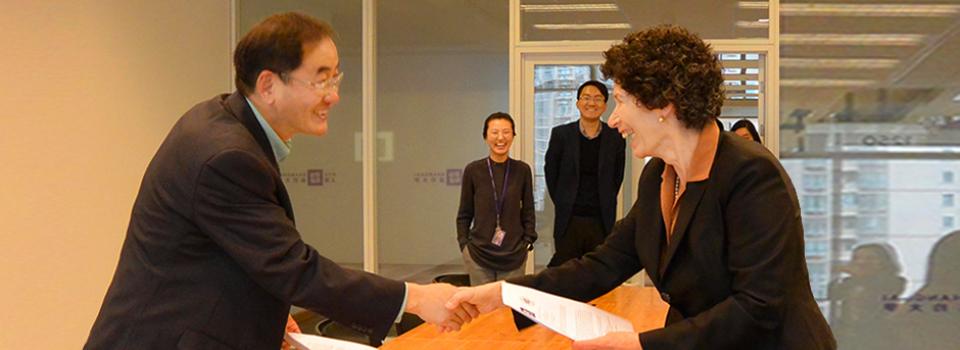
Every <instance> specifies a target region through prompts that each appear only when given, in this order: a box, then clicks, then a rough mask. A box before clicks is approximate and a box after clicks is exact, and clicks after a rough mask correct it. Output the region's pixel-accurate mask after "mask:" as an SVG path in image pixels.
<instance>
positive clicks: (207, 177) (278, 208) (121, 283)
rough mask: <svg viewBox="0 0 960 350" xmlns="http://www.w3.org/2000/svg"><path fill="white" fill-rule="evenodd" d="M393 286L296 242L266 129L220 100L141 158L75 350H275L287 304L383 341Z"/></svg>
mask: <svg viewBox="0 0 960 350" xmlns="http://www.w3.org/2000/svg"><path fill="white" fill-rule="evenodd" d="M403 290H404V287H403V284H402V283H401V282H397V281H391V280H388V279H385V278H382V277H378V276H376V275H373V274H369V273H365V272H360V271H353V270H346V269H343V268H341V267H340V266H338V265H337V264H336V263H334V262H332V261H330V260H328V259H326V258H324V257H323V256H321V255H320V254H318V253H317V251H316V250H314V248H313V247H311V246H309V245H307V244H305V243H304V242H303V241H302V240H301V239H300V234H299V233H298V232H297V229H296V227H295V226H294V221H293V209H292V208H291V206H290V199H289V197H288V196H287V191H286V188H284V185H283V181H282V179H281V177H280V172H279V170H278V167H277V162H276V159H275V156H274V154H273V151H272V149H271V148H270V144H269V142H268V140H267V137H266V134H264V131H263V130H262V129H261V127H260V125H259V124H258V123H257V120H256V117H255V116H254V114H253V111H252V110H251V109H250V106H249V105H248V104H247V102H246V100H245V99H244V97H243V96H242V95H240V94H239V93H234V94H232V95H221V96H218V97H215V98H214V99H212V100H209V101H206V102H202V103H200V104H198V105H196V106H194V107H193V108H192V109H191V110H190V111H188V112H187V113H186V114H185V115H184V116H183V117H182V118H180V120H179V121H178V122H177V123H176V125H175V126H174V127H173V130H171V131H170V134H169V135H167V138H166V140H165V141H164V142H163V144H162V145H161V146H160V149H159V150H158V151H157V154H156V155H155V156H154V158H153V160H152V161H151V162H150V165H149V166H148V168H147V171H146V174H145V175H144V177H143V183H142V184H141V187H140V193H139V194H138V196H137V199H136V202H135V203H134V207H133V213H132V215H131V218H130V225H129V228H128V229H127V236H126V240H125V241H124V243H123V248H122V251H121V252H120V261H119V263H118V266H117V270H116V273H115V274H114V277H113V282H112V283H111V284H110V288H109V290H108V291H107V295H106V297H105V298H104V301H103V305H102V307H101V309H100V314H99V315H98V316H97V320H96V322H95V323H94V325H93V329H92V330H91V331H90V337H89V338H88V339H87V344H86V346H85V347H84V348H86V349H270V350H276V349H278V348H279V346H280V342H281V339H282V337H283V333H284V325H285V324H286V320H287V313H288V312H289V308H290V305H291V304H296V305H299V306H303V307H306V308H309V309H311V310H314V311H317V312H319V313H321V314H323V315H325V316H327V317H329V318H331V319H334V320H337V321H340V322H343V323H345V324H348V325H351V326H353V327H354V328H357V329H359V330H361V331H364V332H366V333H371V334H373V335H374V337H382V336H383V335H384V334H386V332H387V329H388V328H389V327H390V325H391V324H392V322H393V319H394V318H395V317H396V315H397V313H398V311H399V308H400V304H401V302H402V300H403Z"/></svg>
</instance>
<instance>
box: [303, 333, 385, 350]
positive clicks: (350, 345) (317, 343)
mask: <svg viewBox="0 0 960 350" xmlns="http://www.w3.org/2000/svg"><path fill="white" fill-rule="evenodd" d="M284 339H286V340H287V343H290V345H293V346H294V347H296V348H297V349H300V350H371V349H373V350H376V348H374V347H372V346H366V345H363V344H357V343H354V342H349V341H346V340H339V339H333V338H326V337H321V336H319V335H312V334H303V333H287V335H285V336H284Z"/></svg>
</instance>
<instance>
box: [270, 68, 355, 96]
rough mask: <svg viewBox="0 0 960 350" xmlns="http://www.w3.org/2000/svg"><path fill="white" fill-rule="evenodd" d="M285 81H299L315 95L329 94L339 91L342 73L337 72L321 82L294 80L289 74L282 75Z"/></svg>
mask: <svg viewBox="0 0 960 350" xmlns="http://www.w3.org/2000/svg"><path fill="white" fill-rule="evenodd" d="M284 76H285V77H286V79H289V80H295V81H299V82H301V83H303V84H306V85H307V86H309V87H310V88H311V89H313V90H314V91H316V92H317V93H329V92H332V91H336V90H338V89H340V82H341V81H343V72H338V73H337V74H336V75H334V76H332V77H329V78H327V79H324V80H321V81H309V80H303V79H300V78H296V77H294V76H292V75H289V74H284Z"/></svg>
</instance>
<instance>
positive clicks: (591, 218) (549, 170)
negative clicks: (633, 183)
mask: <svg viewBox="0 0 960 350" xmlns="http://www.w3.org/2000/svg"><path fill="white" fill-rule="evenodd" d="M609 97H610V96H609V92H608V91H607V87H606V85H603V83H601V82H599V81H596V80H590V81H587V82H585V83H583V84H582V85H580V88H579V89H577V109H579V110H580V119H578V120H577V121H575V122H572V123H568V124H564V125H560V126H557V127H554V128H553V130H552V131H551V133H550V145H549V146H548V147H547V153H546V155H545V157H544V166H543V172H544V177H545V178H546V182H547V190H548V191H549V192H550V199H551V200H553V205H554V208H555V215H554V223H553V237H554V244H555V245H556V253H555V254H554V255H553V258H552V259H550V263H549V266H558V265H560V264H563V263H564V262H565V261H567V260H570V259H575V258H578V257H580V256H582V255H583V254H586V253H588V252H590V251H592V250H593V248H595V247H596V246H598V245H600V243H603V240H604V239H605V238H606V236H607V233H609V232H610V229H611V228H612V227H613V222H614V220H615V219H616V214H617V213H616V211H617V193H619V192H620V185H621V184H622V183H623V167H624V161H625V157H624V155H625V151H624V149H625V146H626V144H625V142H624V140H623V138H622V137H620V134H618V133H617V131H616V130H614V129H612V128H610V127H609V126H607V124H606V123H604V122H603V121H601V120H600V116H601V115H602V114H603V112H605V111H606V110H607V100H608V99H609Z"/></svg>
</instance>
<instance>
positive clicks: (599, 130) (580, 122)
mask: <svg viewBox="0 0 960 350" xmlns="http://www.w3.org/2000/svg"><path fill="white" fill-rule="evenodd" d="M577 125H579V126H580V135H583V137H585V138H587V140H593V139H595V138H597V137H600V133H602V132H603V121H599V122H598V124H597V129H598V131H597V134H596V135H593V137H590V136H588V135H589V133H587V130H584V129H583V122H582V121H579V120H578V121H577Z"/></svg>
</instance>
